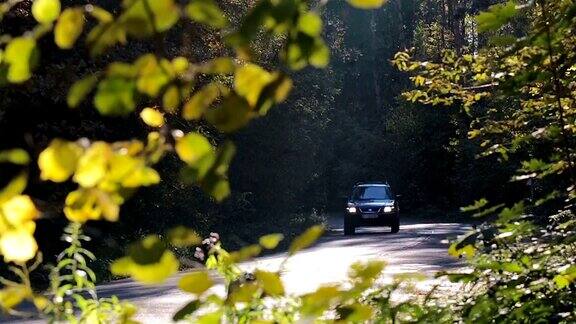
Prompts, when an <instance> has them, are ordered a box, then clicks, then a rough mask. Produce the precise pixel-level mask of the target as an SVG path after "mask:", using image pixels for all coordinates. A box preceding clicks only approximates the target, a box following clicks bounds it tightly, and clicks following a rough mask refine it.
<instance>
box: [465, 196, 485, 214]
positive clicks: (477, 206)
mask: <svg viewBox="0 0 576 324" xmlns="http://www.w3.org/2000/svg"><path fill="white" fill-rule="evenodd" d="M486 205H488V200H486V199H485V198H482V199H480V200H476V201H474V204H472V205H469V206H466V207H461V208H460V211H462V212H465V213H466V212H471V211H476V210H478V209H482V208H484V207H485V206H486Z"/></svg>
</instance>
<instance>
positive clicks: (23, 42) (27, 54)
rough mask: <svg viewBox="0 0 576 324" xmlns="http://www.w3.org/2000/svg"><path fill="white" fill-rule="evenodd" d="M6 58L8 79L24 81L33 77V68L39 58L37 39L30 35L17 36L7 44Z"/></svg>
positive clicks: (14, 81) (16, 81) (13, 81)
mask: <svg viewBox="0 0 576 324" xmlns="http://www.w3.org/2000/svg"><path fill="white" fill-rule="evenodd" d="M4 60H5V61H6V62H7V63H8V64H9V65H10V66H9V67H8V75H7V76H6V77H7V79H8V81H10V82H12V83H22V82H24V81H27V80H28V79H30V77H32V68H33V67H34V66H35V65H36V63H37V60H38V51H37V49H36V41H35V40H34V39H33V38H29V37H16V38H14V39H12V41H10V43H8V45H7V46H6V51H5V57H4Z"/></svg>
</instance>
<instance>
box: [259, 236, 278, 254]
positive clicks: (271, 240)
mask: <svg viewBox="0 0 576 324" xmlns="http://www.w3.org/2000/svg"><path fill="white" fill-rule="evenodd" d="M283 239H284V235H282V234H278V233H277V234H268V235H264V236H262V237H260V240H259V242H260V245H261V246H262V247H263V248H265V249H268V250H271V249H275V248H276V247H277V246H278V243H280V241H282V240H283Z"/></svg>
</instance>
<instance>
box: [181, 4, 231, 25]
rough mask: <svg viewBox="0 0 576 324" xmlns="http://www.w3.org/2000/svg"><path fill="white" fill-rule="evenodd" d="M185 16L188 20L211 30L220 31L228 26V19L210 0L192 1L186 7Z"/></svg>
mask: <svg viewBox="0 0 576 324" xmlns="http://www.w3.org/2000/svg"><path fill="white" fill-rule="evenodd" d="M186 14H187V15H188V17H190V19H192V20H194V21H196V22H199V23H201V24H204V25H207V26H210V27H212V28H217V29H220V28H224V27H226V26H228V19H226V17H225V16H224V13H223V12H222V10H220V8H219V7H218V5H217V4H216V2H214V1H212V0H192V1H191V2H190V4H188V5H187V6H186Z"/></svg>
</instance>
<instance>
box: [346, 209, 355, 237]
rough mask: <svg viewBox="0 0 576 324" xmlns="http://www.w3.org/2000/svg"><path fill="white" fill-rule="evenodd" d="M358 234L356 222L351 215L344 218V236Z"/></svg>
mask: <svg viewBox="0 0 576 324" xmlns="http://www.w3.org/2000/svg"><path fill="white" fill-rule="evenodd" d="M354 232H356V227H355V226H354V221H353V220H352V217H351V216H350V215H348V214H347V215H345V216H344V235H354Z"/></svg>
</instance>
